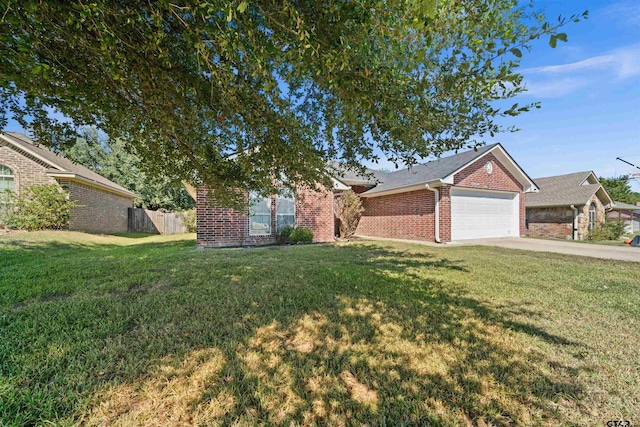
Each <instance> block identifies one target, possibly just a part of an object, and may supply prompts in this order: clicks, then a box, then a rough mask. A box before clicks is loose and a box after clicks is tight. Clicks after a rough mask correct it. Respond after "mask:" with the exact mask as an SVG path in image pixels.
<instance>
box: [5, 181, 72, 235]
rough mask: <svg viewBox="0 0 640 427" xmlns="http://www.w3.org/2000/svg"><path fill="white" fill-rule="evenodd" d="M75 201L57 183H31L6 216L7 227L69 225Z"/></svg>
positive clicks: (56, 226) (57, 226)
mask: <svg viewBox="0 0 640 427" xmlns="http://www.w3.org/2000/svg"><path fill="white" fill-rule="evenodd" d="M75 206H76V203H75V202H73V201H71V200H69V193H68V192H66V191H65V190H63V189H62V187H60V186H59V185H57V184H43V185H32V186H31V187H28V188H27V191H26V193H25V194H24V195H21V196H19V197H18V198H17V200H16V203H15V209H14V210H13V211H12V212H11V213H10V214H9V215H8V216H7V219H6V223H7V226H8V227H9V228H17V229H21V230H27V231H34V230H47V229H49V230H60V229H62V228H65V227H67V226H68V225H69V218H70V213H71V209H72V208H74V207H75Z"/></svg>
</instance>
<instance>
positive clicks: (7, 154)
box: [0, 140, 56, 195]
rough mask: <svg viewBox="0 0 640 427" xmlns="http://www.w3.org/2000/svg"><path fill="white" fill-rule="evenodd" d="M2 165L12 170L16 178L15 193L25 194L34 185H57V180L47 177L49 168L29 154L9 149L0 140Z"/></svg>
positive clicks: (0, 161)
mask: <svg viewBox="0 0 640 427" xmlns="http://www.w3.org/2000/svg"><path fill="white" fill-rule="evenodd" d="M0 165H5V166H7V167H9V169H11V171H12V172H13V176H14V184H15V192H16V194H17V195H20V194H23V193H24V192H25V191H26V190H27V188H29V187H31V186H32V185H36V184H38V185H40V184H55V183H56V180H55V179H54V178H52V177H50V176H47V175H46V173H45V172H46V170H47V169H48V166H45V165H43V164H42V162H41V161H40V160H38V159H36V158H34V157H31V156H29V155H28V154H27V153H22V152H20V151H18V150H16V149H14V148H13V147H8V146H7V145H6V143H5V142H3V141H1V140H0Z"/></svg>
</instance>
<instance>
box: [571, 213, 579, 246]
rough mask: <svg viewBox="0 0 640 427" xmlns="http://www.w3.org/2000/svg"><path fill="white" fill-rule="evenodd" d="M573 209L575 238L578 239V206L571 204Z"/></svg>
mask: <svg viewBox="0 0 640 427" xmlns="http://www.w3.org/2000/svg"><path fill="white" fill-rule="evenodd" d="M571 209H573V233H572V234H573V240H578V224H577V222H578V208H576V207H575V206H574V205H571Z"/></svg>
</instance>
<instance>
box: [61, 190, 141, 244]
mask: <svg viewBox="0 0 640 427" xmlns="http://www.w3.org/2000/svg"><path fill="white" fill-rule="evenodd" d="M60 185H61V186H62V187H63V188H65V189H66V190H67V191H68V192H69V198H70V199H71V200H73V201H75V202H76V203H77V204H78V206H77V207H75V208H73V209H71V220H70V221H69V230H72V231H86V232H89V233H126V232H127V224H128V221H127V219H128V208H130V207H133V201H132V199H129V198H126V197H122V196H119V195H117V194H115V193H111V192H108V191H103V190H100V189H99V188H96V187H92V186H88V185H84V184H81V183H79V182H76V181H69V180H65V179H61V180H60Z"/></svg>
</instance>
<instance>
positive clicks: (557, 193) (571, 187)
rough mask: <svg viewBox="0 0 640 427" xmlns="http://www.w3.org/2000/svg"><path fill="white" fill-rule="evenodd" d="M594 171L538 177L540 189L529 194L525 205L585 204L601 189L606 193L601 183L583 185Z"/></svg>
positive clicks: (536, 181) (536, 180)
mask: <svg viewBox="0 0 640 427" xmlns="http://www.w3.org/2000/svg"><path fill="white" fill-rule="evenodd" d="M592 173H593V172H591V171H584V172H575V173H570V174H566V175H557V176H548V177H545V178H536V179H534V181H535V183H536V184H537V185H538V187H539V188H540V191H539V192H537V193H529V194H527V197H526V199H525V205H526V206H527V207H542V206H570V205H584V204H586V203H588V202H589V199H590V198H591V196H593V195H594V194H596V192H598V191H599V190H602V191H603V192H604V194H606V191H604V189H603V188H602V186H601V185H600V184H585V185H583V183H584V182H585V181H586V180H587V178H588V177H589V175H591V174H592ZM607 196H608V195H607Z"/></svg>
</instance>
